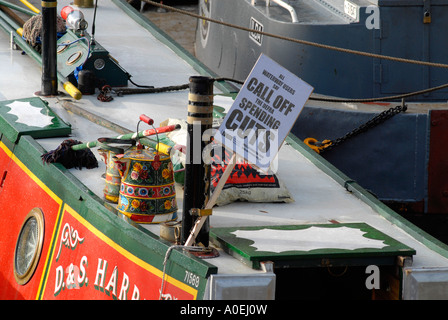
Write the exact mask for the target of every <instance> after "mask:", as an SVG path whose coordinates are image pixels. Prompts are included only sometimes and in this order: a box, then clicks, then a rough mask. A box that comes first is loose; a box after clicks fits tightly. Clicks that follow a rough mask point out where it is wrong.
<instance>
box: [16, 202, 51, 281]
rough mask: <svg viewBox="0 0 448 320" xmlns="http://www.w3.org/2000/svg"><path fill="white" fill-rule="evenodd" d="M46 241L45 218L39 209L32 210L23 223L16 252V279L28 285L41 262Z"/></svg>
mask: <svg viewBox="0 0 448 320" xmlns="http://www.w3.org/2000/svg"><path fill="white" fill-rule="evenodd" d="M43 241H44V216H43V213H42V210H41V209H39V208H34V209H32V210H31V211H30V212H29V213H28V215H27V216H26V217H25V220H24V221H23V224H22V228H21V229H20V233H19V237H18V239H17V243H16V249H15V252H14V277H15V279H16V281H17V283H18V284H20V285H24V284H26V283H27V282H28V281H29V280H30V279H31V277H32V276H33V273H34V271H35V270H36V267H37V264H38V262H39V258H40V254H41V251H42V245H43Z"/></svg>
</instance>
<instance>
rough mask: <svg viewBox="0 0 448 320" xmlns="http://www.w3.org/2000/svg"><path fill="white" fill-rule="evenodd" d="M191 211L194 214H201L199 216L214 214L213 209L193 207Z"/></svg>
mask: <svg viewBox="0 0 448 320" xmlns="http://www.w3.org/2000/svg"><path fill="white" fill-rule="evenodd" d="M190 213H191V214H192V215H195V216H199V217H206V216H211V215H212V209H197V208H192V209H191V210H190Z"/></svg>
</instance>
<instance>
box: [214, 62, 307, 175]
mask: <svg viewBox="0 0 448 320" xmlns="http://www.w3.org/2000/svg"><path fill="white" fill-rule="evenodd" d="M312 92H313V87H311V86H310V85H309V84H307V83H306V82H304V81H303V80H301V79H300V78H299V77H297V76H296V75H295V74H293V73H291V72H290V71H288V70H286V69H285V68H283V67H282V66H281V65H279V64H278V63H276V62H275V61H273V60H272V59H270V58H269V57H267V56H266V55H263V54H262V55H260V57H259V58H258V61H257V63H256V64H255V66H254V68H253V69H252V71H251V73H250V74H249V76H248V77H247V79H246V81H245V83H244V85H243V87H242V88H241V90H240V92H239V93H238V96H237V97H236V99H235V102H234V103H233V105H232V107H231V108H230V110H229V111H228V112H227V115H226V117H225V118H224V121H223V123H222V124H221V126H220V128H219V130H218V132H217V133H216V134H215V137H214V140H215V141H216V142H219V143H221V144H223V145H224V146H225V147H226V148H227V149H228V150H232V151H233V152H234V153H236V154H238V155H239V156H241V157H243V158H244V159H246V160H247V161H248V162H250V163H252V164H254V165H255V166H257V167H258V168H260V169H261V170H263V171H267V170H268V169H269V166H270V164H271V162H272V160H273V159H274V158H275V156H276V154H277V152H278V150H279V148H280V147H281V145H282V143H283V141H284V139H285V138H286V136H287V135H288V134H289V132H290V131H291V128H292V126H293V125H294V123H295V121H296V120H297V117H298V116H299V114H300V112H301V111H302V109H303V106H304V105H305V103H306V101H307V100H308V98H309V96H310V95H311V93H312Z"/></svg>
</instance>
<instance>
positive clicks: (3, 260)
mask: <svg viewBox="0 0 448 320" xmlns="http://www.w3.org/2000/svg"><path fill="white" fill-rule="evenodd" d="M9 160H10V158H9V157H8V156H7V155H6V154H5V152H4V150H3V149H1V148H0V163H5V162H7V163H8V165H7V167H6V168H2V169H6V170H7V172H8V173H7V175H6V179H5V181H4V183H3V186H2V187H0V232H1V235H2V236H1V237H0V283H1V284H2V286H3V287H2V289H1V290H0V299H35V298H36V294H37V291H38V287H39V284H40V280H41V274H42V271H43V268H44V264H45V259H46V256H47V254H48V250H49V246H50V242H51V236H52V233H53V230H54V226H55V221H56V218H57V215H58V213H59V211H60V204H59V203H58V201H57V200H58V199H57V198H54V195H53V194H51V193H50V194H49V192H48V190H44V189H43V188H42V187H41V186H39V185H38V183H37V182H36V180H33V177H32V176H29V175H28V174H27V173H26V172H25V171H24V170H22V168H20V166H19V165H18V164H17V163H16V162H15V161H9ZM35 207H38V208H40V209H41V210H42V211H43V214H44V219H45V227H44V228H45V234H44V244H43V249H42V253H41V256H40V259H39V265H38V267H37V269H36V271H35V273H34V275H33V277H32V278H31V279H30V280H29V281H28V283H26V284H24V285H19V284H17V282H16V281H15V278H14V268H13V262H14V250H15V245H16V242H17V239H18V236H19V232H20V228H21V226H22V223H23V221H24V219H25V217H26V215H27V214H28V213H29V212H30V211H31V210H32V209H33V208H35Z"/></svg>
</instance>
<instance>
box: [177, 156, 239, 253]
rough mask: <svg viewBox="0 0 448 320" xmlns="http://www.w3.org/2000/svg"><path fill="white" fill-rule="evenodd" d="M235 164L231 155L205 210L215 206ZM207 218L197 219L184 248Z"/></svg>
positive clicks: (192, 241) (190, 243) (190, 242)
mask: <svg viewBox="0 0 448 320" xmlns="http://www.w3.org/2000/svg"><path fill="white" fill-rule="evenodd" d="M235 164H236V154H235V153H233V155H232V157H231V158H230V161H229V164H228V165H227V167H226V169H225V170H224V172H223V174H222V176H221V179H219V182H218V184H217V185H216V187H215V190H214V191H213V194H212V196H211V197H210V200H209V201H208V202H207V204H206V206H205V209H206V210H209V209H212V208H213V206H214V205H215V203H216V201H217V200H218V197H219V195H220V193H221V191H222V188H223V187H224V185H225V184H226V181H227V179H228V178H229V176H230V174H231V173H232V171H233V168H234V167H235ZM207 217H208V216H201V217H199V218H198V219H197V220H196V222H195V224H194V226H193V228H192V229H191V232H190V236H189V237H188V239H187V241H186V242H185V246H191V245H193V243H194V240H195V239H196V237H197V235H198V233H199V231H200V230H201V228H202V226H203V225H204V222H205V220H206V219H207Z"/></svg>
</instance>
